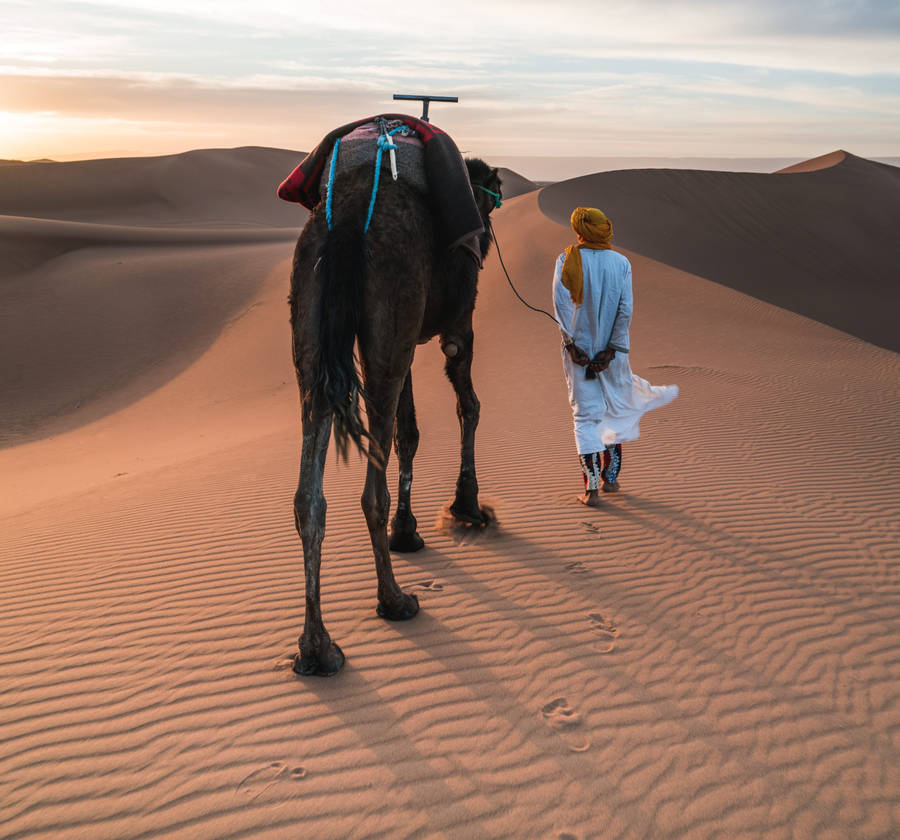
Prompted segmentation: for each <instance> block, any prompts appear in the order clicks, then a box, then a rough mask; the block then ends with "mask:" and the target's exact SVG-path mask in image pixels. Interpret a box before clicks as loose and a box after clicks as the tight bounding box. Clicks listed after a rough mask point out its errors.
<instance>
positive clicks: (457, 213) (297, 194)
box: [278, 114, 484, 248]
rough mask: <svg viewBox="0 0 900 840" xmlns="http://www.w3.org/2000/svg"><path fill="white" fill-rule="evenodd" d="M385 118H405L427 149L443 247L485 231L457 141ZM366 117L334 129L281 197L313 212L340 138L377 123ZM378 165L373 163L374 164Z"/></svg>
mask: <svg viewBox="0 0 900 840" xmlns="http://www.w3.org/2000/svg"><path fill="white" fill-rule="evenodd" d="M377 116H380V117H383V118H384V119H386V120H400V121H401V122H403V123H404V124H405V125H407V126H409V127H410V128H411V129H413V130H414V131H415V132H416V133H417V134H418V135H419V137H420V139H421V140H422V142H423V144H424V146H425V176H426V179H427V181H428V200H429V202H430V204H431V210H432V213H434V215H435V220H436V222H437V225H436V230H438V231H440V232H441V233H442V235H443V240H444V243H443V244H444V245H445V246H446V247H448V248H452V247H454V246H455V245H459V244H461V243H462V242H464V241H466V240H470V239H471V237H473V236H477V235H478V234H480V233H482V232H483V231H484V223H483V222H482V219H481V214H480V213H479V212H478V205H477V204H476V203H475V196H474V194H473V193H472V185H471V184H470V183H469V172H468V170H467V169H466V165H465V162H464V161H463V158H462V155H461V154H460V152H459V149H458V148H457V147H456V143H454V142H453V139H452V138H451V137H450V135H449V134H447V133H446V132H444V131H441V129H439V128H438V127H437V126H434V125H432V124H431V123H427V122H424V121H423V120H419V119H416V118H415V117H410V116H409V115H407V114H379V115H377ZM377 116H375V117H366V118H365V119H362V120H356V121H354V122H352V123H347V124H346V125H342V126H340V128H335V129H334V130H333V131H330V132H329V133H328V134H326V135H325V137H324V138H323V139H322V142H320V143H319V145H318V146H316V147H315V149H313V150H312V151H311V152H310V153H309V154H308V155H307V156H306V157H305V158H304V159H303V160H302V161H300V163H299V165H298V166H297V167H296V168H295V169H294V171H293V172H291V174H290V175H288V177H287V178H285V179H284V181H282V182H281V184H280V185H279V187H278V197H279V198H282V199H284V200H285V201H294V202H297V203H298V204H302V205H303V206H304V207H306V208H308V209H309V210H312V209H314V208H315V206H316V205H317V204H318V203H319V201H320V184H321V180H322V176H323V174H324V171H325V163H326V161H327V160H328V156H329V155H330V154H331V150H332V149H333V148H334V144H335V142H336V141H337V139H338V138H339V137H344V136H345V135H347V134H349V133H350V132H351V131H353V130H354V129H355V128H358V127H359V126H361V125H364V124H365V123H370V122H373V121H374V120H375V119H377ZM373 165H374V161H373Z"/></svg>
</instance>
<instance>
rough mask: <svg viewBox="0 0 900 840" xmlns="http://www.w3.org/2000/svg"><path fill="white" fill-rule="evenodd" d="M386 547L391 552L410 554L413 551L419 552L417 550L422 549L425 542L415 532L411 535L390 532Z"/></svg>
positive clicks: (408, 533)
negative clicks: (387, 546) (388, 547)
mask: <svg viewBox="0 0 900 840" xmlns="http://www.w3.org/2000/svg"><path fill="white" fill-rule="evenodd" d="M388 545H389V546H390V549H391V551H397V552H401V553H410V554H411V553H412V552H413V551H419V549H422V548H424V547H425V540H423V539H422V538H421V537H420V536H419V534H418V532H416V531H412V532H411V533H410V532H406V533H401V532H399V531H392V532H391V538H390V540H389V541H388Z"/></svg>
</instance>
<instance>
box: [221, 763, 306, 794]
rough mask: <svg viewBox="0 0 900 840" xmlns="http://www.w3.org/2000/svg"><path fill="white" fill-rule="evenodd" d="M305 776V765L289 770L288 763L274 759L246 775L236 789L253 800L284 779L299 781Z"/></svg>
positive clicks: (236, 791)
mask: <svg viewBox="0 0 900 840" xmlns="http://www.w3.org/2000/svg"><path fill="white" fill-rule="evenodd" d="M305 777H306V768H305V767H294V768H293V769H292V770H288V767H287V765H286V764H285V763H284V762H283V761H273V762H271V763H270V764H267V765H266V766H265V767H260V768H259V769H258V770H254V771H253V772H252V773H250V774H248V775H246V776H244V778H243V780H242V781H241V783H240V784H239V785H238V786H237V788H236V789H235V793H240V794H242V795H243V796H246V797H247V798H248V799H249V800H250V801H251V802H252V801H253V800H254V799H257V798H258V797H260V796H262V794H264V793H265V792H266V791H267V790H268V789H269V788H271V787H272V786H273V785H276V784H278V782H280V781H282V780H283V779H293V780H294V781H297V780H299V779H303V778H305Z"/></svg>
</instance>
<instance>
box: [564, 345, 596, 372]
mask: <svg viewBox="0 0 900 840" xmlns="http://www.w3.org/2000/svg"><path fill="white" fill-rule="evenodd" d="M566 352H567V353H568V354H569V358H570V359H571V360H572V361H573V362H575V364H576V365H578V367H585V366H586V365H589V364H590V363H591V359H590V356H588V354H587V353H585V352H584V350H579V349H578V347H576V346H575V344H574V343H572V344H567V345H566Z"/></svg>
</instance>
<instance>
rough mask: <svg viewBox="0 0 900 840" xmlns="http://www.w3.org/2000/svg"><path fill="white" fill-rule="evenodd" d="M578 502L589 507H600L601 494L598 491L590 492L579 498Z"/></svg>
mask: <svg viewBox="0 0 900 840" xmlns="http://www.w3.org/2000/svg"><path fill="white" fill-rule="evenodd" d="M578 501H579V502H581V504H583V505H587V506H588V507H600V504H601V502H600V494H599V493H598V492H597V491H596V490H589V491H588V492H586V493H584V494H583V495H581V496H579V497H578Z"/></svg>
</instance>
